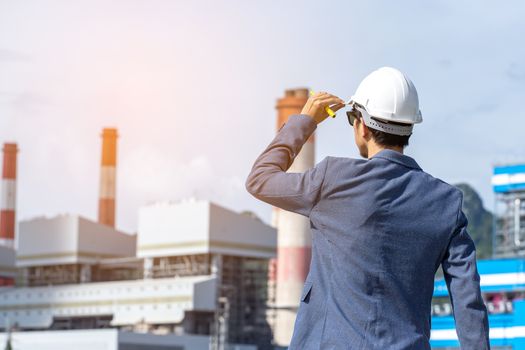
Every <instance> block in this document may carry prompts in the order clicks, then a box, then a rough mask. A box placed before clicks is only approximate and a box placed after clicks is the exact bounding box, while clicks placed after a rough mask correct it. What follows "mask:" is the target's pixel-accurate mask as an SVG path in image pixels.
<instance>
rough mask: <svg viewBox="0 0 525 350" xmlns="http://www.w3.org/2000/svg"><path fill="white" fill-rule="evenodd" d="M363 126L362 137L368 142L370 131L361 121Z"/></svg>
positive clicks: (361, 121)
mask: <svg viewBox="0 0 525 350" xmlns="http://www.w3.org/2000/svg"><path fill="white" fill-rule="evenodd" d="M359 122H360V123H361V124H362V127H361V131H360V132H361V136H362V137H363V138H364V139H365V140H367V141H368V138H369V137H370V131H369V130H368V126H366V124H365V122H364V121H363V120H362V119H361V120H360V121H359Z"/></svg>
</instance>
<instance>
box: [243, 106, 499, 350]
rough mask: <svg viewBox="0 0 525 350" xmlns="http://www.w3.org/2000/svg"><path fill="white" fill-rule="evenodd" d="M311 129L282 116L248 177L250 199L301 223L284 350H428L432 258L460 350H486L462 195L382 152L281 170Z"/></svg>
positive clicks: (299, 119)
mask: <svg viewBox="0 0 525 350" xmlns="http://www.w3.org/2000/svg"><path fill="white" fill-rule="evenodd" d="M316 128H317V124H316V123H315V121H314V120H313V119H312V118H310V117H309V116H307V115H302V114H298V115H292V116H291V117H290V118H289V119H288V121H287V122H286V123H285V124H284V125H283V126H282V127H281V129H280V130H279V132H278V133H277V135H276V136H275V138H274V139H273V141H272V142H271V143H270V145H269V146H268V147H267V148H266V149H265V150H264V151H263V153H262V154H261V155H260V156H259V157H258V158H257V160H256V161H255V164H254V165H253V168H252V170H251V172H250V174H249V176H248V178H247V179H246V189H247V190H248V192H250V193H251V194H252V195H253V196H255V197H256V198H258V199H260V200H262V201H264V202H267V203H269V204H271V205H274V206H276V207H279V208H282V209H285V210H288V211H292V212H295V213H298V214H301V215H304V216H307V217H309V218H310V223H311V234H312V259H311V263H310V271H309V273H308V276H307V278H306V281H305V284H304V289H303V293H302V296H301V300H300V306H299V310H298V313H297V318H296V321H295V327H294V332H293V336H292V340H291V343H290V347H289V349H290V350H292V349H293V350H295V349H298V350H307V349H323V350H327V349H337V350H339V349H366V350H374V349H381V350H385V349H389V350H408V349H411V350H423V349H425V350H426V349H430V344H429V338H430V323H431V322H430V320H431V318H430V309H431V299H432V294H433V289H434V276H435V273H436V271H437V269H438V267H439V265H440V264H441V266H442V267H443V271H444V273H445V279H446V283H447V286H448V289H449V291H450V296H451V302H452V306H453V310H454V317H455V320H456V329H457V333H458V337H459V340H460V343H461V349H462V350H485V349H489V348H490V345H489V327H488V318H487V311H486V308H485V305H484V303H483V300H482V297H481V292H480V286H479V274H478V271H477V267H476V255H475V247H474V243H473V241H472V239H471V238H470V236H469V234H468V233H467V218H466V217H465V215H464V213H463V211H462V209H461V204H462V200H463V196H462V193H461V191H460V190H458V189H457V188H455V187H453V186H451V185H449V184H447V183H446V182H444V181H441V180H439V179H437V178H434V177H432V176H431V175H429V174H427V173H425V172H424V171H423V170H422V169H421V168H420V167H419V165H418V164H417V163H416V161H415V160H414V159H413V158H411V157H409V156H407V155H404V154H401V153H399V152H396V151H393V150H388V149H385V150H382V151H380V152H378V153H377V154H375V155H374V156H373V157H372V158H370V159H353V158H342V157H326V158H324V159H323V160H322V161H321V162H319V163H318V164H317V165H316V166H315V167H314V168H313V169H309V170H308V171H306V172H304V173H286V170H288V168H289V167H290V166H291V164H292V162H293V160H294V158H295V156H296V155H297V154H298V153H299V151H300V150H301V147H302V146H303V144H304V143H305V142H306V140H307V139H308V137H309V136H310V135H311V134H312V133H313V132H314V130H315V129H316Z"/></svg>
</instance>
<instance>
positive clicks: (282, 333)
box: [270, 89, 315, 346]
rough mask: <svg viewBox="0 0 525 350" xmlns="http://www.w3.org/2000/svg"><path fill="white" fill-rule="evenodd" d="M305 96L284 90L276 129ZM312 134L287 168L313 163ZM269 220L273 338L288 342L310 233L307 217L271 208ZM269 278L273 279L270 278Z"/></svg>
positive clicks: (307, 166)
mask: <svg viewBox="0 0 525 350" xmlns="http://www.w3.org/2000/svg"><path fill="white" fill-rule="evenodd" d="M307 100H308V89H292V90H286V91H285V95H284V97H282V98H280V99H279V100H278V101H277V106H276V109H277V125H276V126H277V130H279V129H280V127H281V126H282V125H283V124H284V123H285V122H286V121H287V120H288V118H289V117H290V116H291V115H293V114H300V113H301V110H302V108H303V106H304V105H305V103H306V101H307ZM314 140H315V139H314V134H312V135H311V136H310V137H309V138H308V140H307V141H306V143H305V144H304V146H303V148H302V149H301V151H300V152H299V154H298V155H297V157H296V158H295V160H294V162H293V163H292V166H291V167H290V169H288V172H291V173H294V172H301V173H302V172H305V171H306V170H308V169H310V168H313V167H314V165H315V143H314ZM272 224H273V225H274V226H275V227H276V228H277V264H276V265H277V276H276V277H277V282H276V285H277V290H276V301H275V302H276V306H277V307H278V309H279V311H278V312H277V315H276V320H275V322H276V323H275V325H274V337H275V342H276V343H277V344H278V345H280V346H288V345H289V344H290V339H291V337H292V331H293V326H294V322H295V318H296V316H297V311H293V310H296V308H297V307H299V301H300V297H301V292H302V289H303V285H304V281H305V279H306V275H307V274H308V271H309V269H310V257H311V247H312V242H311V234H310V222H309V220H308V218H306V217H304V216H301V215H299V214H295V213H291V212H288V211H285V210H282V209H279V208H275V207H274V208H273V217H272ZM270 282H272V281H270Z"/></svg>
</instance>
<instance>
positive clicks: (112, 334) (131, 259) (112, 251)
mask: <svg viewBox="0 0 525 350" xmlns="http://www.w3.org/2000/svg"><path fill="white" fill-rule="evenodd" d="M102 137H103V148H102V162H101V163H102V164H101V165H102V167H101V177H100V196H99V215H98V222H94V221H92V220H90V219H88V218H84V217H81V216H78V215H72V214H68V215H59V216H55V217H38V218H33V219H31V220H24V221H21V222H19V225H18V232H17V233H16V236H17V237H16V241H17V245H16V250H15V249H14V248H15V247H14V244H13V242H14V241H15V230H14V229H15V227H14V226H12V225H11V223H12V221H11V220H10V219H8V220H7V221H5V220H3V225H4V226H2V231H1V232H2V236H1V238H2V241H0V243H2V244H1V245H0V281H2V285H4V287H0V329H2V328H3V329H4V330H7V331H8V332H6V333H4V334H0V342H2V337H3V339H4V340H5V341H6V339H8V338H9V337H10V339H11V342H12V343H15V342H18V345H17V348H18V349H34V347H31V346H34V344H35V342H40V341H42V340H43V339H45V342H44V343H45V344H46V345H42V346H40V343H39V349H45V348H46V347H45V346H48V347H47V348H49V349H51V348H53V349H61V348H64V349H65V347H64V346H66V345H64V344H66V343H64V341H63V340H64V339H69V341H68V342H67V348H68V349H70V348H71V347H72V346H74V347H76V348H78V349H82V348H86V349H88V348H89V349H95V348H96V347H93V344H94V342H95V343H96V342H99V341H100V342H101V343H100V344H102V343H104V344H106V345H107V346H106V345H104V346H106V347H105V348H107V349H119V350H128V349H133V350H140V349H196V350H198V349H239V350H241V349H246V350H248V349H250V350H254V349H271V348H273V344H272V342H273V340H272V328H271V325H270V323H271V322H272V320H273V318H272V317H273V312H272V311H271V310H270V308H271V306H272V305H274V304H275V302H274V300H273V297H274V295H275V291H273V290H272V288H274V286H275V285H274V284H271V283H269V278H268V276H269V275H270V274H271V271H270V264H269V261H270V259H273V258H275V256H276V248H277V232H276V230H275V229H274V228H273V227H271V226H269V225H267V224H265V223H263V222H262V221H261V220H260V219H258V218H257V217H256V216H255V215H254V214H252V213H250V212H243V213H237V212H234V211H232V210H229V209H227V208H224V207H221V206H219V205H217V204H215V203H212V202H210V201H207V200H197V199H191V198H190V199H186V200H179V201H176V202H159V203H153V204H150V205H146V206H144V207H142V208H140V210H139V220H138V222H139V224H138V232H137V233H136V234H134V235H131V234H127V233H124V232H121V231H118V230H117V229H115V206H116V201H115V182H116V142H115V140H116V138H117V132H116V130H115V129H105V130H104V131H103V133H102ZM6 148H7V149H8V152H6ZM16 149H17V148H16ZM12 150H13V148H12V146H9V147H7V146H6V147H4V173H5V167H6V164H7V166H8V167H10V168H12V167H13V162H16V157H13V156H12V154H13V152H12ZM9 152H11V153H9ZM6 154H7V158H8V161H5V159H6ZM14 154H15V155H16V153H14ZM15 164H16V163H15ZM8 173H9V172H8ZM10 176H11V175H10ZM14 178H16V177H13V176H11V177H9V178H8V180H7V181H5V180H4V182H3V187H2V188H3V191H2V193H5V191H6V188H7V191H8V194H9V195H8V196H7V197H6V195H5V194H3V197H2V198H3V200H2V218H3V217H4V216H5V215H4V212H8V213H7V215H8V216H10V217H14V207H15V206H14V190H13V189H14V188H15V187H14V185H13V184H14V183H15V181H14ZM6 182H8V184H7V185H5V183H6ZM6 198H7V199H6ZM6 223H7V224H6ZM6 227H7V229H6ZM269 305H270V306H269ZM103 339H106V340H103ZM72 342H73V343H72ZM21 344H25V345H24V346H20V345H21ZM27 344H33V345H27ZM89 344H91V345H89ZM190 344H191V345H190ZM0 346H3V344H0ZM101 348H104V347H101Z"/></svg>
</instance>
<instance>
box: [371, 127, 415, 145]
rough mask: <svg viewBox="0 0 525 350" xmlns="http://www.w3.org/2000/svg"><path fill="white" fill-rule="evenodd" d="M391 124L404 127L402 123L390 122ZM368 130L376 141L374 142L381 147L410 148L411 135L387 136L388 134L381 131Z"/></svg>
mask: <svg viewBox="0 0 525 350" xmlns="http://www.w3.org/2000/svg"><path fill="white" fill-rule="evenodd" d="M390 123H392V124H400V125H403V124H401V123H394V122H390ZM405 125H406V124H405ZM368 130H370V133H371V134H372V138H373V139H374V141H375V142H376V143H377V144H378V145H380V146H384V147H405V146H408V139H409V138H410V135H407V136H402V135H394V134H387V133H386V132H383V131H379V130H376V129H372V128H368Z"/></svg>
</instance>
